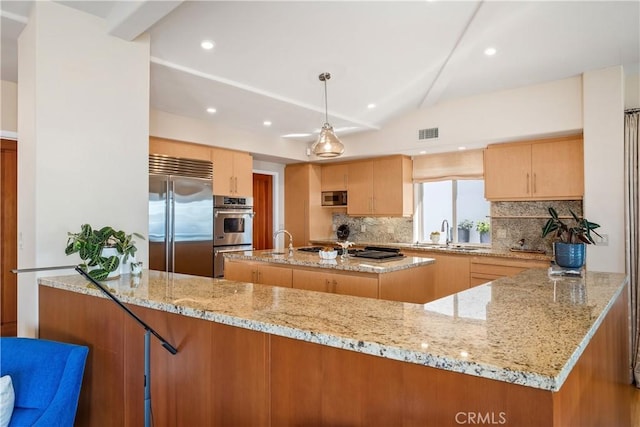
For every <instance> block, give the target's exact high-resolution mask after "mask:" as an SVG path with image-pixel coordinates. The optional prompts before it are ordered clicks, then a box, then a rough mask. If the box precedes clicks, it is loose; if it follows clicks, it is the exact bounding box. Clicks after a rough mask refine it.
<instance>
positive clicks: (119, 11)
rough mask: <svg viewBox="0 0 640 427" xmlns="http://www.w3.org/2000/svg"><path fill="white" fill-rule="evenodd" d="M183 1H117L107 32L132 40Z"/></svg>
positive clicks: (109, 19)
mask: <svg viewBox="0 0 640 427" xmlns="http://www.w3.org/2000/svg"><path fill="white" fill-rule="evenodd" d="M180 4H182V1H173V0H171V1H169V0H167V1H154V0H143V1H128V2H117V3H116V4H115V5H114V6H113V9H112V10H111V12H110V13H109V16H108V17H107V18H106V22H107V32H108V33H109V34H110V35H112V36H115V37H119V38H121V39H124V40H127V41H132V40H134V39H135V38H137V37H138V36H139V35H140V34H142V33H144V32H145V31H147V30H148V29H149V28H151V27H152V26H153V25H154V24H155V23H156V22H158V21H159V20H161V19H162V18H164V17H165V16H166V15H168V14H169V13H170V12H171V11H173V10H174V9H175V8H176V7H178V6H180Z"/></svg>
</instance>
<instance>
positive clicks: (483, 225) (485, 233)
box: [476, 220, 491, 243]
mask: <svg viewBox="0 0 640 427" xmlns="http://www.w3.org/2000/svg"><path fill="white" fill-rule="evenodd" d="M490 230H491V223H490V222H489V221H486V220H485V221H478V223H477V224H476V231H477V232H478V233H479V234H480V243H489V241H490V240H491V236H490V234H489V231H490Z"/></svg>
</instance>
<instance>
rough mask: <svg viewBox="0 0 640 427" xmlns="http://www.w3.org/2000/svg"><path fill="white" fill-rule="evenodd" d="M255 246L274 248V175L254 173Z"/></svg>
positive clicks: (258, 248)
mask: <svg viewBox="0 0 640 427" xmlns="http://www.w3.org/2000/svg"><path fill="white" fill-rule="evenodd" d="M253 211H254V212H255V213H256V214H255V215H254V217H253V247H254V248H256V250H262V249H273V177H272V176H271V175H264V174H260V173H254V174H253Z"/></svg>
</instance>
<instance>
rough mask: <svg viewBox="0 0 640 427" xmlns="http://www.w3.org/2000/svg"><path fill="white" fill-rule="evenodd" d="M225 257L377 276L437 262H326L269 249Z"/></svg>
mask: <svg viewBox="0 0 640 427" xmlns="http://www.w3.org/2000/svg"><path fill="white" fill-rule="evenodd" d="M224 257H225V258H226V259H235V260H244V261H259V262H267V263H272V264H284V265H291V266H294V265H295V266H298V267H313V268H324V269H331V270H341V271H355V272H359V273H375V274H382V273H391V272H392V271H399V270H406V269H408V268H414V267H420V266H423V265H429V264H433V263H434V262H435V260H434V259H433V258H427V257H424V258H422V257H415V256H405V257H404V258H402V259H399V260H394V261H384V262H381V261H375V260H369V259H365V258H357V257H354V256H348V257H347V258H345V259H342V257H340V256H339V255H338V256H337V257H336V259H330V260H326V259H321V258H320V256H319V255H318V254H317V253H315V252H303V251H299V250H297V249H294V250H293V255H292V256H289V255H288V250H284V252H283V251H282V250H274V249H269V250H261V251H244V252H227V253H225V254H224Z"/></svg>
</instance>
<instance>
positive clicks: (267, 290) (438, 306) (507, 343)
mask: <svg viewBox="0 0 640 427" xmlns="http://www.w3.org/2000/svg"><path fill="white" fill-rule="evenodd" d="M39 283H40V284H41V285H43V286H50V287H54V288H59V289H64V290H68V291H71V292H78V293H83V294H88V295H94V296H100V297H103V296H102V294H101V293H100V291H99V290H98V289H96V288H95V287H93V285H89V284H88V283H87V282H86V281H85V280H84V278H82V277H81V276H79V275H74V276H64V277H42V278H39ZM105 283H106V284H107V285H108V286H109V287H110V288H112V290H113V291H115V292H116V294H117V295H118V296H119V297H120V298H121V299H122V300H123V301H124V302H126V303H131V304H135V305H140V306H144V307H149V308H154V309H158V310H164V311H167V312H172V313H177V314H182V315H185V316H190V317H196V318H201V319H205V320H209V321H214V322H219V323H223V324H227V325H232V326H237V327H241V328H247V329H252V330H256V331H263V332H266V333H269V334H274V335H279V336H284V337H289V338H293V339H299V340H303V341H308V342H313V343H318V344H322V345H327V346H331V347H337V348H343V349H347V350H353V351H358V352H361V353H366V354H371V355H375V356H380V357H387V358H390V359H395V360H400V361H405V362H409V363H417V364H421V365H426V366H432V367H435V368H439V369H446V370H449V371H455V372H462V373H466V374H469V375H475V376H480V377H485V378H492V379H496V380H500V381H506V382H510V383H515V384H521V385H525V386H529V387H535V388H540V389H545V390H558V389H559V388H560V387H561V385H562V383H563V382H564V380H565V379H566V377H567V375H568V374H569V372H570V371H571V368H572V367H573V366H574V364H575V362H576V361H577V360H578V358H579V357H580V355H581V354H582V352H583V350H584V348H585V347H586V345H587V344H588V343H589V340H590V339H591V337H592V336H593V334H594V333H595V331H596V330H597V329H598V327H599V325H600V323H601V322H602V320H603V318H604V316H605V314H606V313H607V311H608V310H609V308H610V306H611V305H612V303H613V301H615V299H616V298H617V297H618V295H619V294H620V292H622V290H623V289H625V287H624V284H625V283H626V278H625V276H624V275H622V274H611V273H595V272H587V273H586V274H585V277H583V278H578V279H575V278H571V279H568V278H555V279H551V278H549V276H548V273H547V271H546V270H544V269H531V270H527V271H525V272H523V273H521V274H519V275H517V276H514V277H512V278H503V279H499V280H496V281H493V282H490V283H488V284H485V285H481V286H477V287H475V288H472V289H469V290H467V291H464V292H460V293H458V294H455V295H452V296H449V297H446V298H442V299H439V300H436V301H434V302H431V303H428V304H424V305H420V304H408V303H398V302H393V301H384V300H376V299H369V298H358V297H351V296H343V295H336V294H330V293H321V292H310V291H303V290H297V289H289V288H282V287H271V286H263V285H253V284H248V283H238V282H232V281H228V280H223V279H209V278H203V277H195V276H186V275H180V274H171V273H162V272H157V271H145V272H144V273H143V275H142V277H141V278H138V279H135V278H133V277H131V276H129V275H123V276H121V278H120V279H119V280H116V281H110V282H105Z"/></svg>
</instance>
